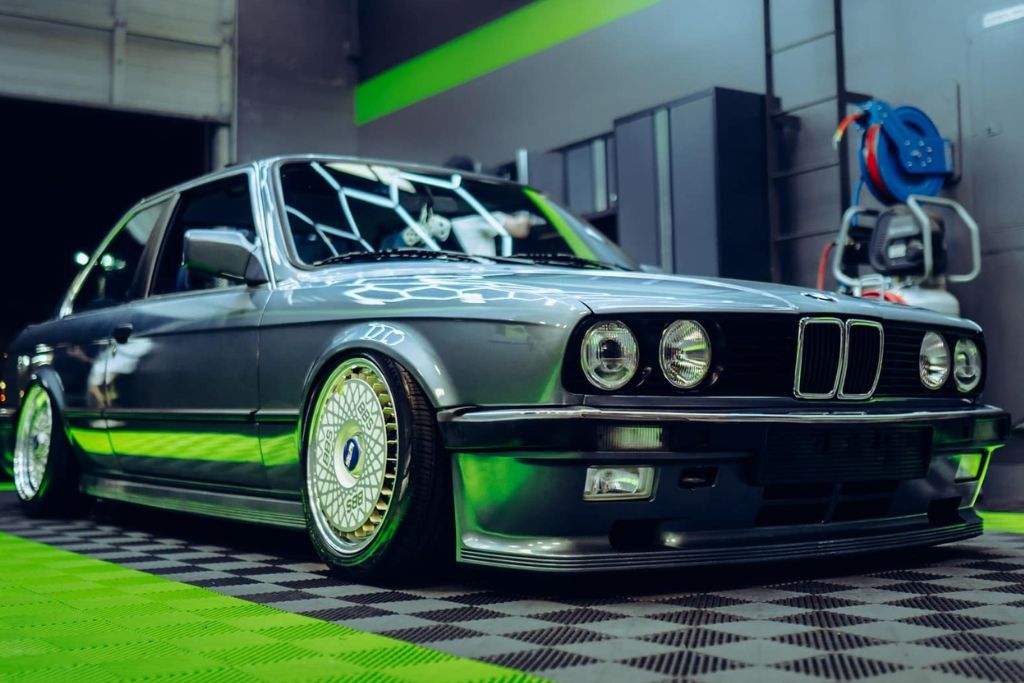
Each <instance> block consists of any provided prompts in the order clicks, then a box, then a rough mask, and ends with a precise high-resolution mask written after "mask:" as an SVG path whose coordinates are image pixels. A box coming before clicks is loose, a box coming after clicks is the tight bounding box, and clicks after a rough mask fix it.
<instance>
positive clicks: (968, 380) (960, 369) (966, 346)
mask: <svg viewBox="0 0 1024 683" xmlns="http://www.w3.org/2000/svg"><path fill="white" fill-rule="evenodd" d="M953 379H955V380H956V388H957V389H959V390H960V391H964V392H967V391H970V390H972V389H974V388H975V387H976V386H978V382H980V381H981V351H979V350H978V345H977V344H975V343H974V342H973V341H972V340H970V339H958V340H957V342H956V346H955V347H953Z"/></svg>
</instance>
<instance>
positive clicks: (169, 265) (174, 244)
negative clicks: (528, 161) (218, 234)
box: [152, 174, 257, 294]
mask: <svg viewBox="0 0 1024 683" xmlns="http://www.w3.org/2000/svg"><path fill="white" fill-rule="evenodd" d="M196 229H204V230H235V231H237V232H240V233H242V234H243V235H244V236H245V238H246V239H248V240H249V241H250V242H253V243H254V244H255V243H256V242H257V237H256V224H255V222H254V221H253V217H252V200H251V198H250V194H249V176H247V175H244V174H242V175H236V176H231V177H230V178H224V179H223V180H216V181H214V182H211V183H207V184H206V185H201V186H199V187H195V188H192V189H191V190H186V191H185V192H182V193H181V197H180V198H179V200H178V206H177V208H176V209H175V210H174V217H173V218H171V221H170V223H169V224H168V225H167V230H165V231H164V240H163V246H162V247H161V249H160V257H159V259H158V260H157V265H156V276H155V278H154V280H153V289H152V293H153V294H168V293H171V292H189V291H195V290H201V289H218V288H221V287H229V286H231V285H232V284H234V283H232V282H231V281H229V280H226V279H224V278H220V277H215V276H212V275H207V274H205V273H199V272H196V271H194V270H187V269H186V268H185V267H184V265H183V263H182V256H183V252H184V247H185V233H186V232H188V231H189V230H196Z"/></svg>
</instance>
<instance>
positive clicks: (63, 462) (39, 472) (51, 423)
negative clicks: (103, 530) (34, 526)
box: [14, 384, 83, 516]
mask: <svg viewBox="0 0 1024 683" xmlns="http://www.w3.org/2000/svg"><path fill="white" fill-rule="evenodd" d="M61 424H62V423H61V419H60V414H59V413H58V409H57V406H56V404H55V402H54V401H53V398H52V397H51V396H50V393H49V392H48V391H47V390H46V389H45V388H44V387H43V386H42V385H41V384H33V385H32V386H31V387H29V389H28V391H26V392H25V398H24V400H23V402H22V406H21V413H20V414H19V416H18V426H17V432H16V434H15V441H14V488H15V491H17V493H18V498H20V499H21V503H22V507H23V508H24V509H25V511H26V512H28V513H29V514H30V515H38V516H45V515H61V514H67V513H70V512H75V511H77V510H78V509H79V508H80V506H81V503H82V500H83V497H82V495H81V493H79V490H78V479H79V476H78V463H77V462H76V461H75V458H74V454H73V453H72V452H71V445H70V444H69V443H68V440H67V438H66V437H65V435H64V430H63V428H62V426H61Z"/></svg>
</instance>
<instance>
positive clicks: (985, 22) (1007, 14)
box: [981, 4, 1024, 28]
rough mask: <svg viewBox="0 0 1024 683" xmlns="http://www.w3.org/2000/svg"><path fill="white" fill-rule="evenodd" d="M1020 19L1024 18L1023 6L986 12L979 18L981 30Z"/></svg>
mask: <svg viewBox="0 0 1024 683" xmlns="http://www.w3.org/2000/svg"><path fill="white" fill-rule="evenodd" d="M1022 18H1024V4H1022V5H1012V6H1010V7H1004V8H1003V9H999V10H995V11H994V12H986V13H985V14H984V15H982V17H981V26H982V28H992V27H994V26H999V25H1001V24H1008V23H1010V22H1011V21H1017V20H1018V19H1022Z"/></svg>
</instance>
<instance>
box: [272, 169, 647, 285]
mask: <svg viewBox="0 0 1024 683" xmlns="http://www.w3.org/2000/svg"><path fill="white" fill-rule="evenodd" d="M280 177H281V192H282V195H283V198H284V207H285V213H286V215H287V227H288V231H289V236H290V238H291V243H292V246H293V247H294V253H295V256H296V257H297V258H298V260H299V261H301V262H302V263H303V264H305V265H316V264H318V263H320V262H324V261H326V262H330V261H331V260H332V259H334V260H337V259H335V258H334V257H338V256H342V255H344V254H348V253H352V252H357V253H358V252H380V251H388V250H395V249H421V250H422V249H426V250H431V251H449V252H460V253H463V254H468V255H471V256H479V257H485V258H486V257H501V256H513V255H527V256H532V257H537V258H538V259H540V258H541V257H542V256H543V255H569V256H575V257H579V258H582V259H588V260H592V261H602V262H607V263H611V264H614V265H616V266H620V267H626V268H632V267H633V266H634V264H633V262H632V261H631V260H630V259H629V258H628V257H627V256H626V255H625V254H623V253H622V252H621V251H620V250H619V249H618V247H616V246H615V245H614V244H612V243H611V242H610V241H609V240H607V239H606V238H605V237H604V236H603V235H601V233H599V232H598V231H597V230H596V229H595V228H594V227H593V226H591V225H589V224H588V223H586V222H585V221H583V220H581V219H580V218H578V217H576V216H574V215H572V214H571V213H569V212H568V211H566V210H565V209H563V208H562V207H560V206H558V205H557V204H555V203H554V202H552V201H551V200H550V199H548V198H547V197H545V196H544V195H543V194H541V193H539V192H537V191H536V190H533V189H531V188H528V187H523V186H520V185H515V184H512V183H505V182H500V181H489V180H482V179H478V178H468V177H465V176H463V175H461V174H459V173H457V172H450V173H449V172H443V171H442V172H430V171H420V170H416V171H412V170H406V169H400V168H396V167H394V166H384V165H376V164H363V163H358V162H347V161H329V160H315V161H301V162H290V163H286V164H283V165H282V166H281V168H280Z"/></svg>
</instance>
